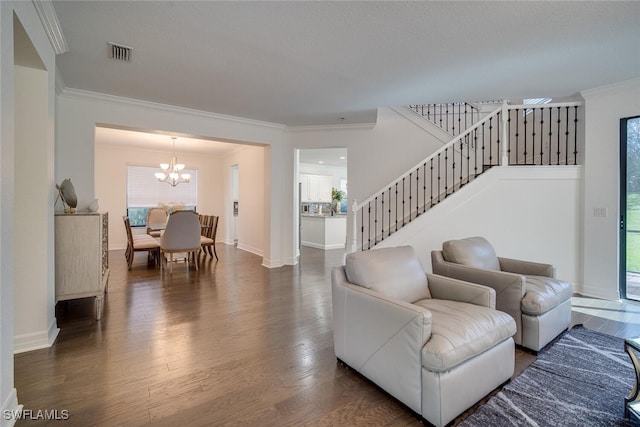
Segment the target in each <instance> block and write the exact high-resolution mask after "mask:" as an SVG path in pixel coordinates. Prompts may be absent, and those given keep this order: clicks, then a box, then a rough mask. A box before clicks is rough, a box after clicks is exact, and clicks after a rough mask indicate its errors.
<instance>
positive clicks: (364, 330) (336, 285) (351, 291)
mask: <svg viewBox="0 0 640 427" xmlns="http://www.w3.org/2000/svg"><path fill="white" fill-rule="evenodd" d="M331 294H332V302H333V336H334V346H335V352H336V356H337V357H338V358H340V359H342V360H343V361H344V362H345V363H347V364H348V365H349V366H351V367H352V368H353V369H355V370H357V371H359V372H360V373H362V374H363V375H364V376H366V377H367V378H369V379H370V380H371V381H373V382H374V383H376V384H378V385H379V386H380V387H382V388H383V389H385V390H386V391H388V392H389V393H390V394H391V395H393V396H394V397H396V398H397V399H398V400H400V401H401V402H403V403H404V404H405V405H407V406H409V407H410V408H411V409H412V410H414V411H416V412H418V413H420V410H421V400H420V396H421V389H422V384H421V378H422V375H421V372H422V357H421V354H422V353H421V350H422V347H424V344H425V343H426V342H427V341H428V340H429V338H430V337H431V312H430V311H428V310H426V309H424V308H422V307H419V306H416V305H413V304H409V303H407V302H404V301H400V300H397V299H393V298H390V297H387V296H385V295H383V294H380V293H378V292H376V291H373V290H370V289H367V288H364V287H362V286H358V285H354V284H352V283H350V282H349V281H348V280H347V277H346V274H345V272H344V267H336V268H334V269H333V270H332V272H331Z"/></svg>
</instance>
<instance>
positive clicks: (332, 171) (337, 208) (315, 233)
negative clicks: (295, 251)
mask: <svg viewBox="0 0 640 427" xmlns="http://www.w3.org/2000/svg"><path fill="white" fill-rule="evenodd" d="M297 159H298V164H297V169H296V171H297V172H296V174H295V177H296V189H297V198H298V203H297V205H298V206H297V210H298V212H297V213H298V224H299V228H298V244H299V246H300V247H301V246H304V247H309V248H316V249H321V250H325V251H326V250H332V249H340V250H344V248H345V247H346V240H347V230H346V224H347V206H348V204H347V197H348V191H347V149H346V148H319V149H300V150H298V152H297ZM299 249H300V248H299Z"/></svg>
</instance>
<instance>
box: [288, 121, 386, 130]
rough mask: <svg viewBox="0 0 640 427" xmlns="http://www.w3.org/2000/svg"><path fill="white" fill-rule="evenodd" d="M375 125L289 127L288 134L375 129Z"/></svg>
mask: <svg viewBox="0 0 640 427" xmlns="http://www.w3.org/2000/svg"><path fill="white" fill-rule="evenodd" d="M375 126H376V124H375V123H349V124H346V125H343V124H339V125H308V126H289V127H287V131H288V132H314V131H327V130H353V129H373V128H374V127H375Z"/></svg>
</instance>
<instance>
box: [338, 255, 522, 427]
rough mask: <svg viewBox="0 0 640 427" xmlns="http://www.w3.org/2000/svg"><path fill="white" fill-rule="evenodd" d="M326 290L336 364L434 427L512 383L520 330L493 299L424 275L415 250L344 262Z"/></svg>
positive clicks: (483, 290) (480, 289) (481, 290)
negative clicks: (329, 298) (329, 291)
mask: <svg viewBox="0 0 640 427" xmlns="http://www.w3.org/2000/svg"><path fill="white" fill-rule="evenodd" d="M331 283H332V302H333V337H334V347H335V352H336V356H337V358H338V359H339V360H340V361H342V362H343V363H345V364H347V365H348V366H350V367H351V368H353V369H355V370H356V371H358V372H359V373H361V374H362V375H364V376H365V377H367V378H368V379H370V380H371V381H373V382H374V383H376V384H377V385H378V386H380V387H381V388H382V389H384V390H385V391H387V392H388V393H389V394H390V395H392V396H394V397H395V398H396V399H398V400H399V401H401V402H402V403H404V404H405V405H406V406H407V407H409V408H410V409H411V410H413V411H414V412H416V413H417V414H419V415H420V416H421V417H423V418H425V419H426V420H427V421H429V422H430V423H432V424H434V425H436V426H442V425H445V424H447V423H449V422H450V421H452V420H453V419H455V417H456V416H458V415H459V414H461V413H462V412H464V411H465V410H466V409H468V408H469V407H471V406H473V404H475V403H476V402H477V401H478V400H480V399H481V398H482V397H484V396H485V395H487V394H488V393H490V392H491V391H492V390H493V389H495V388H496V387H498V386H499V385H500V384H502V383H504V382H505V381H507V380H509V378H511V376H512V375H513V371H514V363H515V362H514V360H515V359H514V357H515V356H514V348H515V346H514V343H513V339H512V338H511V337H512V335H513V334H514V333H515V332H516V326H515V322H514V321H513V319H512V318H511V317H510V316H509V315H507V314H505V313H502V312H499V311H496V310H495V309H494V307H495V291H494V290H493V289H491V288H488V287H485V286H480V285H476V284H472V283H465V282H462V281H460V280H455V279H450V278H446V277H442V276H437V275H427V274H425V272H424V270H423V269H422V266H421V265H420V261H419V259H418V258H417V256H416V254H415V251H414V250H413V248H412V247H410V246H403V247H396V248H384V249H375V250H370V251H366V252H357V253H351V254H348V255H347V256H346V260H345V266H341V267H335V268H334V269H333V270H332V274H331Z"/></svg>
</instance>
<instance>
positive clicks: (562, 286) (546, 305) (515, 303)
mask: <svg viewBox="0 0 640 427" xmlns="http://www.w3.org/2000/svg"><path fill="white" fill-rule="evenodd" d="M431 265H432V267H433V272H434V273H436V274H441V275H443V276H447V277H452V278H455V279H460V280H466V281H469V282H472V283H478V284H481V285H485V286H489V287H491V288H493V289H494V290H495V291H496V306H497V308H498V310H502V311H504V312H506V313H509V314H510V315H511V316H512V317H513V318H514V320H515V321H516V326H517V333H516V335H515V336H514V341H515V343H516V344H518V345H521V346H523V347H526V348H528V349H530V350H533V351H535V352H537V351H539V350H541V349H542V348H544V347H545V346H546V345H547V344H548V343H549V342H551V341H552V340H553V339H554V338H555V337H557V336H558V335H559V334H560V333H562V331H564V330H566V329H567V328H568V327H569V324H570V322H571V296H572V295H573V287H572V286H571V284H570V283H567V282H565V281H562V280H559V279H557V278H556V277H555V275H556V271H555V267H554V266H553V265H551V264H545V263H538V262H531V261H521V260H517V259H510V258H503V257H498V256H496V253H495V251H494V249H493V247H492V246H491V244H490V243H489V242H488V241H487V240H486V239H485V238H483V237H469V238H466V239H460V240H449V241H447V242H444V243H443V244H442V251H432V252H431Z"/></svg>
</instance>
